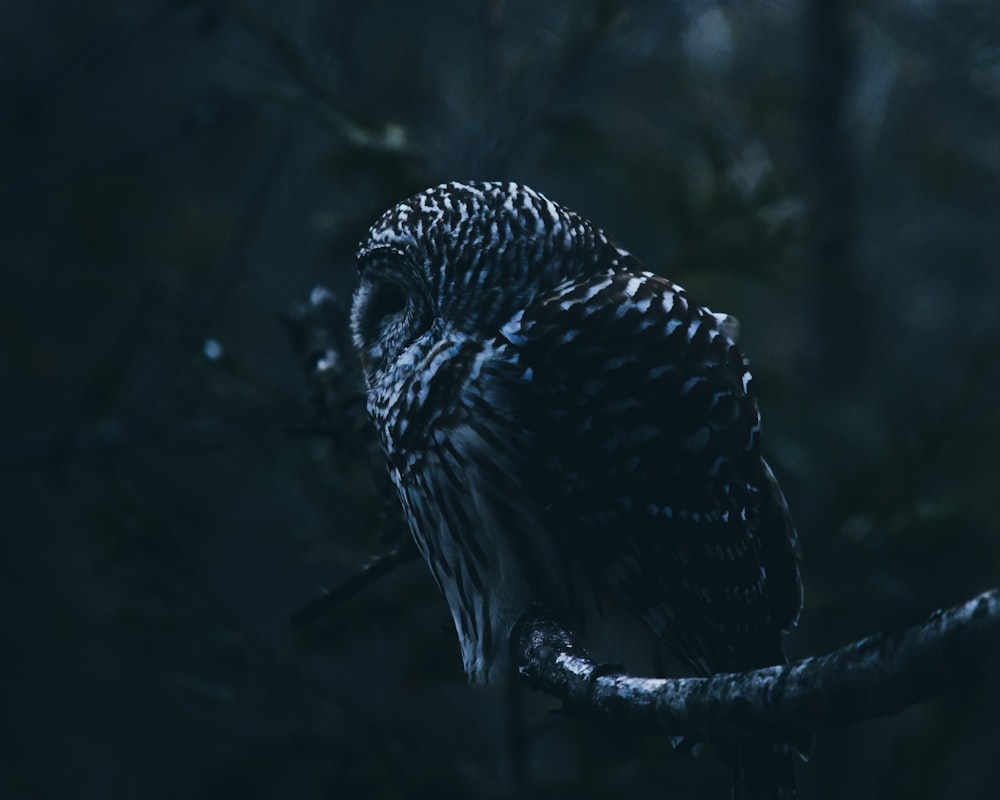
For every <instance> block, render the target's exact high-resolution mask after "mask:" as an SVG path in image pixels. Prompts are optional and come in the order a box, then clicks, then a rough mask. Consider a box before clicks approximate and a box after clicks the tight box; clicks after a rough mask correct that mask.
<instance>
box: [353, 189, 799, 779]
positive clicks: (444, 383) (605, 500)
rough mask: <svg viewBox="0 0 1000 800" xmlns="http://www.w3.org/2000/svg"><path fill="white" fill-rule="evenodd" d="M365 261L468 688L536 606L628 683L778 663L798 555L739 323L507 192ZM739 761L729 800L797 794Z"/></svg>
mask: <svg viewBox="0 0 1000 800" xmlns="http://www.w3.org/2000/svg"><path fill="white" fill-rule="evenodd" d="M358 263H359V273H358V284H357V288H356V291H355V294H354V300H353V306H352V312H351V325H352V331H353V336H354V342H355V345H356V347H357V349H358V351H359V352H360V355H361V359H362V363H363V365H364V371H365V377H366V382H367V392H368V412H369V415H370V418H371V420H372V421H373V422H374V425H375V427H376V429H377V431H378V436H379V439H380V442H381V446H382V449H383V450H384V452H385V457H386V461H387V464H388V469H389V472H390V474H391V476H392V480H393V482H394V483H395V485H396V488H397V490H398V493H399V498H400V500H401V502H402V505H403V509H404V512H405V516H406V518H407V519H408V521H409V524H410V529H411V531H412V533H413V537H414V539H415V540H416V543H417V546H418V547H419V549H420V552H421V553H422V555H423V557H424V559H425V560H426V562H427V564H428V566H429V567H430V570H431V572H432V573H433V575H434V578H435V580H436V581H437V583H438V585H439V586H440V588H441V590H442V592H443V594H444V596H445V599H446V600H447V603H448V606H449V608H450V611H451V615H452V618H453V620H454V624H455V629H456V631H457V633H458V639H459V642H460V645H461V652H462V660H463V662H464V666H465V670H466V672H467V673H468V675H469V676H470V679H471V680H472V681H473V682H486V681H489V680H491V679H493V678H494V677H496V676H497V675H498V674H501V673H503V672H504V670H505V669H506V668H507V666H508V665H507V663H506V662H507V660H508V658H509V656H508V634H509V632H510V630H511V628H512V626H513V624H514V623H515V622H516V621H517V619H518V617H519V616H520V615H521V614H522V613H523V612H524V611H525V609H526V608H527V607H528V605H529V604H530V603H532V602H540V603H542V604H544V605H545V606H546V607H548V608H549V609H550V610H551V611H552V612H553V613H554V614H556V615H557V616H558V617H559V618H560V619H561V620H562V621H564V622H565V623H567V624H568V625H569V626H570V628H571V630H573V631H574V634H575V635H577V636H578V638H579V640H580V641H581V643H582V644H584V645H585V646H588V647H590V648H591V650H592V652H595V655H598V656H599V657H600V656H605V657H607V659H608V660H611V661H615V662H619V663H621V662H624V663H625V664H626V666H629V661H628V658H629V655H628V654H639V653H648V654H650V656H651V657H652V658H656V654H657V653H658V652H659V651H660V650H661V649H663V647H665V648H666V650H667V652H669V653H671V654H672V655H673V656H674V657H676V659H678V661H679V662H680V663H681V664H682V665H684V666H685V667H686V668H687V670H688V671H690V672H694V673H695V674H699V675H707V674H711V673H715V672H722V671H739V670H746V669H751V668H755V667H761V666H766V665H771V664H776V663H784V661H785V657H784V653H783V651H782V645H781V633H782V630H783V629H787V628H788V627H790V626H791V625H793V624H794V622H795V620H796V618H797V616H798V613H799V609H800V607H801V602H802V590H801V583H800V578H799V569H798V559H799V555H798V553H799V551H798V543H797V537H796V533H795V528H794V526H793V524H792V520H791V517H790V515H789V512H788V507H787V505H786V503H785V500H784V498H783V496H782V493H781V490H780V489H779V487H778V484H777V482H776V481H775V478H774V475H773V473H772V472H771V470H770V468H769V467H768V465H767V463H766V462H765V461H764V459H763V458H762V457H761V445H760V415H759V413H758V411H757V404H756V400H755V398H754V393H753V385H752V382H751V377H750V372H749V371H748V369H747V366H746V362H745V361H744V359H743V356H742V355H741V354H740V352H739V350H738V349H737V347H736V344H735V339H736V334H737V323H736V321H735V320H734V319H733V318H732V317H729V316H727V315H725V314H717V313H712V312H711V311H709V310H708V309H706V308H704V307H702V306H699V305H698V304H696V303H695V302H694V301H692V300H691V298H690V297H689V296H688V294H687V293H686V292H685V291H684V289H682V288H681V287H680V286H678V285H677V284H675V283H672V282H671V281H669V280H667V279H666V278H663V277H660V276H659V275H655V274H653V273H650V272H647V271H646V270H645V269H644V268H643V266H642V264H640V263H639V261H638V260H637V259H636V258H635V257H634V256H632V255H631V254H630V253H629V252H628V251H627V250H625V249H623V248H622V247H620V246H619V245H618V244H616V243H615V242H614V241H613V240H612V239H611V238H609V237H608V236H607V235H606V234H605V233H604V232H603V231H601V230H600V229H599V228H597V227H596V226H594V225H593V224H592V223H590V222H589V221H587V220H585V219H583V218H582V217H580V216H578V215H577V214H575V213H573V212H572V211H570V210H568V209H566V208H564V207H563V206H560V205H558V204H556V203H554V202H552V201H551V200H549V199H548V198H546V197H544V196H543V195H541V194H539V193H538V192H535V191H533V190H532V189H529V188H527V187H526V186H522V185H519V184H516V183H447V184H443V185H441V186H437V187H434V188H432V189H428V190H426V191H424V192H421V193H420V194H418V195H416V196H414V197H412V198H410V199H408V200H406V201H404V202H401V203H399V204H398V205H397V206H395V207H394V208H392V209H390V210H389V211H388V212H386V213H385V214H384V215H383V216H382V217H381V218H380V219H379V220H378V221H377V222H376V223H375V224H374V225H373V226H372V228H371V230H370V231H369V234H368V238H367V240H366V241H365V242H364V243H363V244H362V245H361V247H360V250H359V253H358ZM616 639H617V641H618V642H619V644H620V645H621V648H623V649H612V650H604V651H603V652H602V649H601V648H602V647H603V646H605V645H604V644H603V643H606V642H609V641H610V642H614V641H615V640H616ZM613 647H615V648H617V647H619V645H614V646H613ZM636 657H637V658H639V657H641V656H639V655H637V656H636ZM654 663H658V662H654ZM633 671H635V670H634V669H633ZM735 758H736V775H737V785H738V786H739V787H740V789H739V795H738V796H750V797H758V796H760V797H791V796H794V789H793V788H792V787H793V786H794V783H793V782H792V781H793V779H792V776H791V762H790V756H788V755H787V751H786V750H785V749H783V748H781V747H779V746H777V745H770V744H764V745H759V746H756V747H754V746H752V745H746V746H744V747H743V749H742V752H741V753H740V754H738V755H737V756H735Z"/></svg>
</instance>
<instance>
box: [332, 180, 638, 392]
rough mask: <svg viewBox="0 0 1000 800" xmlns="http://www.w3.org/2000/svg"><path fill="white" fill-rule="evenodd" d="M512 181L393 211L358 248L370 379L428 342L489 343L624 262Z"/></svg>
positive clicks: (450, 189)
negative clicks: (527, 313)
mask: <svg viewBox="0 0 1000 800" xmlns="http://www.w3.org/2000/svg"><path fill="white" fill-rule="evenodd" d="M630 259H631V257H630V256H629V254H628V253H627V252H626V251H625V250H623V249H621V248H619V247H617V246H616V245H615V244H613V243H612V242H611V240H610V239H609V238H608V237H607V236H606V235H605V234H604V233H603V232H602V231H601V230H600V229H598V228H597V227H595V226H594V225H593V224H592V223H590V222H588V221H587V220H585V219H584V218H582V217H580V216H579V215H578V214H575V213H574V212H572V211H570V210H569V209H567V208H564V207H563V206H560V205H558V204H557V203H554V202H552V201H551V200H549V199H548V198H547V197H545V196H544V195H542V194H540V193H538V192H536V191H534V190H533V189H529V188H528V187H527V186H522V185H520V184H517V183H499V182H474V183H455V182H452V183H443V184H441V185H440V186H435V187H433V188H431V189H427V190H425V191H423V192H420V193H419V194H417V195H414V196H413V197H411V198H409V199H408V200H404V201H403V202H401V203H399V204H398V205H396V206H395V207H393V208H391V209H389V211H387V212H386V213H385V214H383V215H382V217H381V218H380V219H379V220H378V221H377V222H376V223H375V224H374V225H373V226H372V227H371V229H370V230H369V232H368V238H367V239H366V240H365V241H364V242H363V243H362V244H361V246H360V248H359V250H358V266H359V270H358V284H357V288H356V290H355V292H354V302H353V306H352V310H351V328H352V333H353V336H354V343H355V346H356V347H357V348H358V351H359V352H360V353H361V356H362V360H363V362H364V364H365V371H366V373H367V375H368V377H369V379H371V377H372V376H373V375H374V374H377V373H379V372H381V371H383V370H385V369H386V368H388V367H389V366H390V365H394V364H397V363H398V361H399V359H400V358H402V357H404V355H405V354H406V352H407V351H408V349H409V348H411V346H412V345H413V344H414V343H415V342H418V341H422V340H424V339H425V338H426V339H427V340H430V341H437V340H438V339H440V338H442V337H456V336H459V337H483V338H485V337H491V336H493V335H495V334H496V332H497V331H498V330H499V328H500V326H501V325H503V323H504V322H506V321H507V320H508V319H510V318H511V317H512V316H513V315H514V314H515V313H516V312H517V311H518V310H519V309H521V308H523V307H524V306H525V305H527V304H528V303H529V302H530V301H531V300H532V299H533V298H534V297H536V296H537V295H538V294H539V293H541V292H545V291H547V290H550V289H553V288H554V287H556V286H557V285H559V284H560V283H562V282H564V281H566V280H570V279H574V278H579V277H583V276H586V275H590V274H594V273H596V272H599V271H601V270H614V269H617V268H619V267H620V266H622V265H623V263H624V262H625V261H626V260H630Z"/></svg>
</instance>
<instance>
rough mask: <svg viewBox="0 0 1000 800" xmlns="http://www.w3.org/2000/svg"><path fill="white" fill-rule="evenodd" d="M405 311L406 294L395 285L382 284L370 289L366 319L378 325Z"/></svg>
mask: <svg viewBox="0 0 1000 800" xmlns="http://www.w3.org/2000/svg"><path fill="white" fill-rule="evenodd" d="M405 310H406V293H405V292H404V291H403V290H402V289H401V288H400V287H399V286H396V285H395V284H391V283H383V284H376V285H375V286H373V287H372V294H371V297H370V298H369V299H368V318H369V320H370V321H371V322H373V323H375V324H378V323H380V322H381V321H382V320H384V319H385V318H386V317H391V316H393V315H394V314H399V313H401V312H403V311H405Z"/></svg>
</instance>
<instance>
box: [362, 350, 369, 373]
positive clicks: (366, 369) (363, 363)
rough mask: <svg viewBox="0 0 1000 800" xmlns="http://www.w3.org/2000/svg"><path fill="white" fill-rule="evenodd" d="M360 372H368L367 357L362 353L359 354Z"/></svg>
mask: <svg viewBox="0 0 1000 800" xmlns="http://www.w3.org/2000/svg"><path fill="white" fill-rule="evenodd" d="M361 371H362V372H364V373H367V372H368V357H367V356H366V355H365V354H364V353H362V354H361Z"/></svg>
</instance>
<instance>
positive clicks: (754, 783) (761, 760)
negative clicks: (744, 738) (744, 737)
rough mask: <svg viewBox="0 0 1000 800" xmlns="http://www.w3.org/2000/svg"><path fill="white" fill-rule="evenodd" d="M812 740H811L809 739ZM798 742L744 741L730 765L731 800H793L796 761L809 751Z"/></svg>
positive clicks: (794, 795) (794, 794)
mask: <svg viewBox="0 0 1000 800" xmlns="http://www.w3.org/2000/svg"><path fill="white" fill-rule="evenodd" d="M810 738H811V737H810ZM804 744H806V748H805V749H803V748H800V747H799V746H798V743H796V744H788V743H786V742H769V741H764V742H747V743H746V744H741V745H740V746H739V748H738V752H737V757H736V760H735V762H734V763H733V800H796V798H797V797H798V796H799V795H798V792H797V791H796V789H795V761H796V760H798V759H799V758H801V756H799V755H798V753H799V752H808V743H804Z"/></svg>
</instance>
